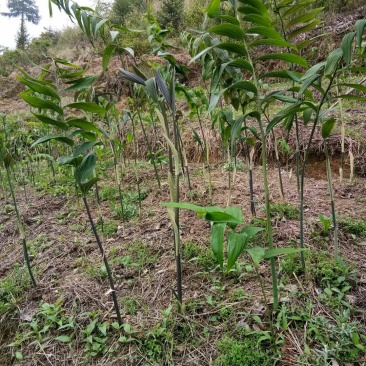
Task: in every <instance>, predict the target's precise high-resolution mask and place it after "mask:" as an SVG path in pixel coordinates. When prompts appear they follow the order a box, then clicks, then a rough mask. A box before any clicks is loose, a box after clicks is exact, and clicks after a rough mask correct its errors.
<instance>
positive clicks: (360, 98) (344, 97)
mask: <svg viewBox="0 0 366 366" xmlns="http://www.w3.org/2000/svg"><path fill="white" fill-rule="evenodd" d="M335 98H341V99H349V100H358V101H360V102H365V101H366V97H360V96H359V95H353V94H344V95H337V96H336V97H335Z"/></svg>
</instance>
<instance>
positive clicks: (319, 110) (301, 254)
mask: <svg viewBox="0 0 366 366" xmlns="http://www.w3.org/2000/svg"><path fill="white" fill-rule="evenodd" d="M335 74H336V72H334V74H333V75H332V78H331V80H330V81H329V85H328V87H327V89H326V90H325V92H324V94H323V96H322V99H321V101H320V103H319V106H318V109H317V111H316V116H315V119H314V124H313V128H312V129H311V133H310V136H309V140H308V144H307V147H306V150H305V152H304V160H303V162H302V169H301V179H300V248H301V249H304V180H305V168H306V163H307V160H308V155H309V151H310V146H311V143H312V141H313V137H314V133H315V130H316V126H317V125H318V121H319V117H320V112H321V109H322V107H323V104H324V103H325V101H326V98H327V96H328V92H329V90H330V88H331V86H332V83H333V80H334V77H335ZM300 258H301V266H302V269H303V271H305V255H304V251H303V250H302V251H301V252H300Z"/></svg>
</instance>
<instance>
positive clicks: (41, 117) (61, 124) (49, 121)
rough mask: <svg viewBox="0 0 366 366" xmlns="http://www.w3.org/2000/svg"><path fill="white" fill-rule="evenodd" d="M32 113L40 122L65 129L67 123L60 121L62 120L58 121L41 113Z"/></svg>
mask: <svg viewBox="0 0 366 366" xmlns="http://www.w3.org/2000/svg"><path fill="white" fill-rule="evenodd" d="M33 115H34V116H35V117H37V118H38V119H39V120H40V121H41V122H43V123H45V124H46V125H51V126H55V127H58V128H60V129H62V130H67V124H66V123H65V122H62V121H59V120H56V119H53V118H50V117H47V116H45V115H43V114H36V113H33Z"/></svg>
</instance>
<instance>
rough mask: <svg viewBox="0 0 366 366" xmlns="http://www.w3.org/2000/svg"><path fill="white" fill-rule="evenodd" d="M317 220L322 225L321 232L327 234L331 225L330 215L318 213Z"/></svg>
mask: <svg viewBox="0 0 366 366" xmlns="http://www.w3.org/2000/svg"><path fill="white" fill-rule="evenodd" d="M318 218H319V221H320V222H321V224H322V226H323V234H324V235H325V236H327V235H328V231H329V229H330V227H331V225H332V218H331V217H327V216H325V215H324V214H322V213H320V214H319V215H318Z"/></svg>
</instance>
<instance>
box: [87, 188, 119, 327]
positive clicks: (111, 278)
mask: <svg viewBox="0 0 366 366" xmlns="http://www.w3.org/2000/svg"><path fill="white" fill-rule="evenodd" d="M83 202H84V206H85V209H86V212H87V214H88V218H89V222H90V225H91V228H92V230H93V234H94V237H95V240H96V241H97V244H98V247H99V250H100V253H101V255H102V259H103V262H104V266H105V269H106V272H107V276H108V281H109V287H110V292H111V296H112V300H113V304H114V310H115V311H116V315H117V321H118V324H119V325H122V317H121V312H120V310H119V305H118V300H117V295H116V289H115V287H114V281H113V277H112V272H111V269H110V267H109V263H108V259H107V256H106V254H105V250H104V247H103V244H102V242H101V241H100V237H99V235H98V232H97V229H96V227H95V225H94V221H93V218H92V215H91V212H90V208H89V204H88V201H87V199H86V197H85V195H83Z"/></svg>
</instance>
